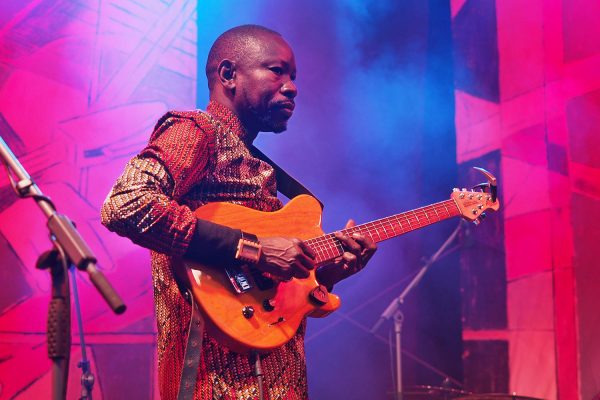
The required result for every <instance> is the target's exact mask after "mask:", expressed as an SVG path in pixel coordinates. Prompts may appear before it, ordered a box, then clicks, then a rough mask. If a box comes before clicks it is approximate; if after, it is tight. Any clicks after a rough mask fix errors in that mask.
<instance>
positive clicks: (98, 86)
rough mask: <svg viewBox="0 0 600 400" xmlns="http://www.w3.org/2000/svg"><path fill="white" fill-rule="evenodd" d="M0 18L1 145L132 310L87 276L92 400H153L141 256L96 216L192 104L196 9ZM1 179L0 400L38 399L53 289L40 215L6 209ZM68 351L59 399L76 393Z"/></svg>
mask: <svg viewBox="0 0 600 400" xmlns="http://www.w3.org/2000/svg"><path fill="white" fill-rule="evenodd" d="M1 7H2V10H1V11H2V12H1V13H0V16H1V18H2V20H1V21H0V134H1V135H2V137H3V138H4V139H5V140H6V141H7V142H8V144H9V145H10V146H11V148H12V150H13V151H14V153H15V154H16V155H17V156H18V157H19V158H20V160H21V162H22V164H23V165H24V166H25V168H26V169H27V170H28V171H29V173H30V174H31V175H32V176H33V177H34V179H35V181H36V182H37V183H38V185H39V186H40V187H41V189H42V190H43V191H44V192H45V193H46V194H48V195H50V196H51V197H52V199H53V200H54V202H55V203H56V205H57V207H58V210H59V212H61V213H64V214H67V215H68V216H70V217H71V218H72V219H73V220H74V221H75V222H76V223H77V227H78V229H79V231H80V232H81V233H82V235H83V236H84V237H85V238H86V240H88V242H89V244H90V246H91V247H92V248H93V249H94V251H95V252H96V255H97V256H98V259H99V265H100V267H101V268H102V269H103V270H104V272H105V273H106V275H107V276H108V278H109V279H110V280H111V281H112V283H113V284H114V286H115V287H116V289H117V290H118V291H119V292H120V294H121V295H122V296H123V298H124V300H125V302H126V304H127V305H128V307H129V309H128V312H127V313H126V314H124V315H123V316H118V317H117V316H114V315H113V314H112V313H111V312H110V311H109V310H108V308H107V306H106V305H105V303H104V302H103V300H102V299H101V298H100V297H99V295H98V294H97V293H96V290H95V289H94V288H93V287H91V286H90V284H89V283H88V281H87V277H86V278H85V279H81V278H80V279H79V291H80V295H81V300H82V304H83V315H84V330H85V332H86V334H87V340H88V341H89V344H90V345H91V352H90V353H89V354H90V355H91V362H92V368H93V370H94V372H95V373H96V374H97V375H96V378H97V382H96V385H95V388H94V398H98V399H101V398H104V399H127V398H139V399H150V398H158V393H157V391H156V389H155V385H154V384H152V385H148V383H149V382H154V369H153V368H152V365H154V364H155V362H154V360H152V357H153V354H154V353H155V351H154V346H155V344H154V343H155V340H154V331H155V324H154V317H153V313H152V311H153V306H152V292H151V284H150V274H149V273H148V265H149V260H148V258H149V257H148V251H146V250H144V249H140V248H138V247H135V246H133V245H132V244H131V243H130V242H129V241H128V240H125V239H121V238H119V237H117V236H116V235H114V234H110V233H109V232H108V231H107V230H106V229H105V228H103V227H102V226H101V224H100V221H99V212H98V208H99V206H100V205H101V204H102V201H103V199H104V196H106V194H107V193H108V190H109V189H110V187H111V185H112V183H113V182H114V180H115V178H116V176H117V175H118V174H119V173H120V171H121V169H122V168H123V165H124V163H125V162H126V160H127V159H128V158H129V157H131V155H132V154H133V153H135V152H137V151H138V150H139V148H141V146H143V144H144V143H145V142H146V141H147V138H148V134H149V131H150V130H151V128H152V125H153V124H154V123H155V121H156V119H157V118H158V116H159V115H161V114H162V113H163V112H164V111H166V110H167V109H172V108H190V107H193V106H194V104H195V97H196V94H195V87H196V49H197V45H196V20H197V18H196V8H197V2H196V1H195V0H179V1H174V2H171V1H162V0H144V1H135V0H119V1H116V0H115V1H112V0H100V1H98V0H94V1H91V0H79V1H75V0H20V1H10V2H3V4H2V6H1ZM5 179H6V178H4V177H3V178H2V180H1V181H2V186H1V189H0V190H1V192H0V196H1V197H0V259H1V260H2V268H0V277H1V279H0V282H2V290H1V291H0V398H1V399H12V398H15V399H43V398H48V393H49V388H50V370H49V368H50V362H49V360H48V358H47V355H46V346H45V321H46V316H45V313H46V309H47V303H48V299H49V285H50V281H49V277H48V273H47V272H43V271H38V270H36V269H34V265H35V262H36V257H37V256H38V255H39V254H40V253H41V252H42V251H44V250H46V249H48V248H49V247H50V242H49V240H48V237H47V230H46V228H45V226H44V223H45V221H44V217H43V215H42V213H41V212H40V211H39V210H38V209H37V207H36V206H35V204H34V203H33V201H32V200H17V198H16V196H15V195H14V193H12V191H11V190H10V189H9V187H8V186H7V183H8V181H7V180H5ZM116 265H119V268H118V269H116V268H115V266H116ZM74 330H75V331H76V326H75V325H74ZM75 337H76V336H74V338H75ZM76 344H77V342H75V346H73V353H72V358H71V375H70V382H69V396H68V397H69V398H76V397H77V393H79V383H78V380H79V376H80V375H79V370H78V369H77V368H76V362H77V361H78V360H79V358H80V354H79V347H78V346H77V345H76ZM132 366H133V367H132ZM15 371H18V373H15Z"/></svg>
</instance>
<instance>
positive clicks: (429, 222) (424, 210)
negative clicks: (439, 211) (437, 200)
mask: <svg viewBox="0 0 600 400" xmlns="http://www.w3.org/2000/svg"><path fill="white" fill-rule="evenodd" d="M423 213H424V214H425V218H427V223H428V224H431V220H430V219H429V215H427V209H423Z"/></svg>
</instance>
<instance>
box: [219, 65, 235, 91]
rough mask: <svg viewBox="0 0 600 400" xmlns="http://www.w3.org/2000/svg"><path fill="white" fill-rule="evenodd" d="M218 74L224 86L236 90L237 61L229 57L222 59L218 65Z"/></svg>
mask: <svg viewBox="0 0 600 400" xmlns="http://www.w3.org/2000/svg"><path fill="white" fill-rule="evenodd" d="M217 75H218V76H219V81H220V82H221V85H223V87H225V88H226V89H230V90H235V78H236V70H235V62H233V61H231V60H227V59H225V60H223V61H221V62H220V63H219V66H218V67H217Z"/></svg>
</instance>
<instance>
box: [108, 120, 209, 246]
mask: <svg viewBox="0 0 600 400" xmlns="http://www.w3.org/2000/svg"><path fill="white" fill-rule="evenodd" d="M212 151H213V140H212V139H211V137H210V135H209V134H207V132H205V131H203V130H202V129H201V128H200V127H199V126H198V125H197V124H196V123H195V122H194V120H192V119H187V118H179V117H176V116H173V115H170V114H167V115H166V116H165V117H163V118H162V119H161V120H160V121H159V123H158V124H157V126H156V128H155V130H154V133H153V134H152V136H151V138H150V142H149V143H148V145H147V146H146V148H144V149H143V150H142V152H141V153H140V154H138V155H137V156H135V157H134V158H132V159H131V160H130V161H129V162H128V163H127V165H126V166H125V170H124V171H123V173H122V175H121V176H120V177H119V178H118V180H117V182H116V183H115V185H114V187H113V188H112V190H111V191H110V193H109V194H108V197H107V198H106V200H105V202H104V204H103V206H102V209H101V219H102V223H103V224H104V225H105V226H106V227H107V228H108V229H109V230H111V231H113V232H116V233H117V234H119V235H121V236H125V237H128V238H129V239H131V240H132V241H133V242H134V243H136V244H139V245H141V246H143V247H146V248H148V249H151V250H154V251H157V252H160V253H164V254H167V255H170V256H183V255H184V254H185V253H186V251H187V249H188V247H189V245H190V242H191V241H192V239H193V238H194V236H195V235H198V233H196V225H197V220H196V218H195V217H194V215H193V211H192V210H191V209H190V208H189V207H187V206H185V205H182V204H179V203H178V201H177V200H178V199H179V198H180V196H182V195H184V194H185V193H186V192H187V191H188V190H189V188H190V187H191V185H193V184H194V183H195V182H198V181H199V180H201V179H202V178H203V177H204V176H205V175H206V166H207V162H208V160H209V157H210V155H211V152H212ZM196 240H198V239H196Z"/></svg>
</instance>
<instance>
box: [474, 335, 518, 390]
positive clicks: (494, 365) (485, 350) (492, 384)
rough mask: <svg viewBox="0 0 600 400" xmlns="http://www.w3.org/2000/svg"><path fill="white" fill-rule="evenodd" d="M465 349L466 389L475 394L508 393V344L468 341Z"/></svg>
mask: <svg viewBox="0 0 600 400" xmlns="http://www.w3.org/2000/svg"><path fill="white" fill-rule="evenodd" d="M463 347H464V351H463V366H464V370H465V389H466V390H468V391H472V392H475V393H507V392H508V342H507V341H505V340H466V341H465V342H464V344H463ZM477 398H479V397H477Z"/></svg>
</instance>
